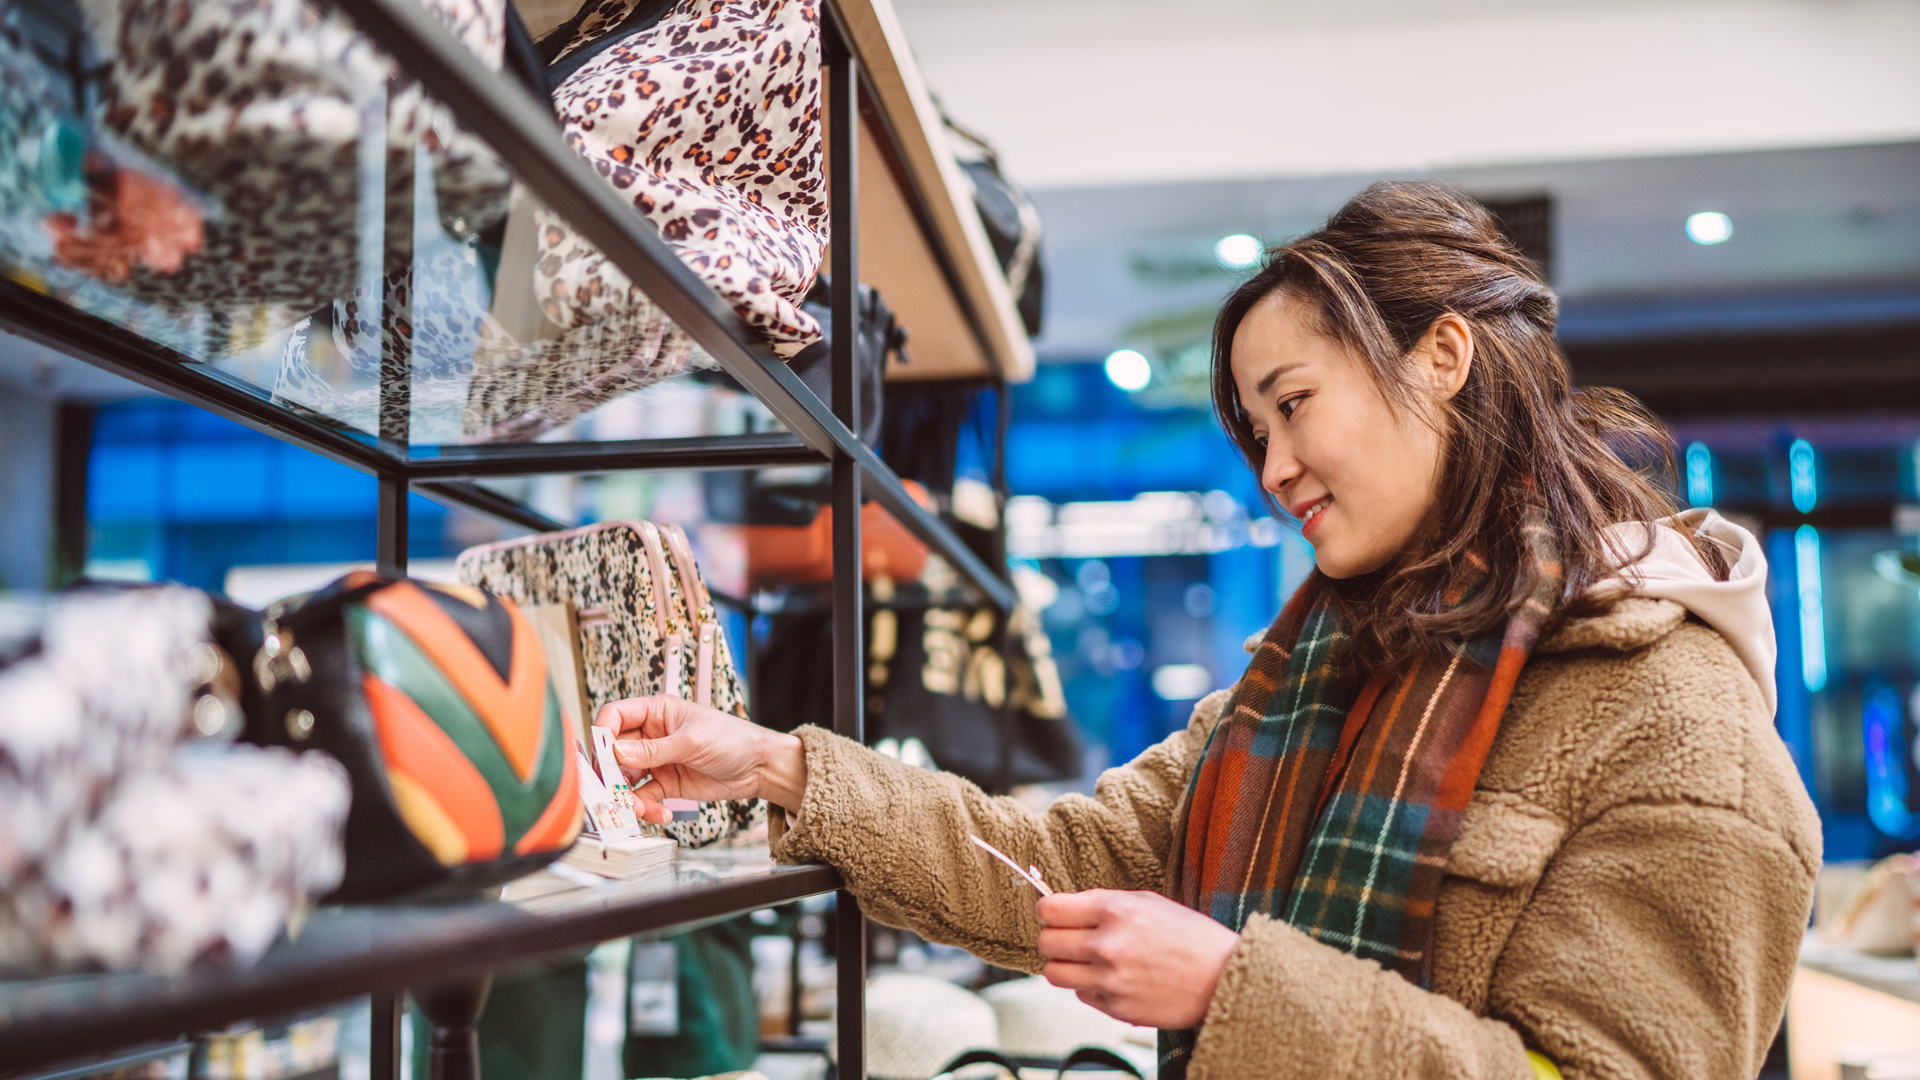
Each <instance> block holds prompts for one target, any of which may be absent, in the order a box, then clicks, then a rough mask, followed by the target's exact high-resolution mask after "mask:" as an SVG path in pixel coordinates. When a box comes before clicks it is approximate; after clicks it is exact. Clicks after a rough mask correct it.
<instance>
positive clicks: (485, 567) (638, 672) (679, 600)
mask: <svg viewBox="0 0 1920 1080" xmlns="http://www.w3.org/2000/svg"><path fill="white" fill-rule="evenodd" d="M456 565H457V567H458V572H459V575H460V580H461V581H462V582H464V583H466V584H469V585H478V586H480V587H481V588H484V589H486V590H488V591H489V592H493V593H495V594H497V595H501V596H506V597H510V598H511V599H513V600H514V601H515V602H517V603H520V604H529V605H530V604H555V603H564V604H569V605H571V606H572V607H573V609H574V611H575V612H576V614H577V616H578V620H579V627H580V632H579V634H580V636H579V645H580V654H581V661H582V667H583V669H584V672H585V676H586V693H587V698H588V704H589V706H590V707H591V708H593V709H595V710H597V709H599V708H600V707H601V706H603V705H606V704H607V703H609V702H613V701H619V700H621V699H623V698H630V697H644V696H647V695H650V694H661V693H666V694H673V695H675V696H678V697H684V698H689V699H692V700H694V701H699V702H701V703H702V704H709V705H712V706H713V707H714V708H716V709H720V710H722V711H723V712H730V713H733V714H734V715H735V716H740V717H745V716H746V715H747V699H746V691H745V687H744V686H743V685H742V684H741V681H740V676H739V672H738V669H737V668H736V667H735V665H734V661H733V656H732V654H731V651H730V650H729V649H728V647H727V638H726V635H725V634H724V633H722V632H721V630H720V623H719V619H718V617H717V616H716V614H715V612H714V608H713V600H712V597H711V596H710V595H709V594H708V592H707V587H706V583H705V582H704V581H703V580H702V578H701V576H700V568H699V566H698V565H697V564H696V563H695V562H694V559H693V551H692V547H691V546H690V545H689V544H688V542H687V537H686V534H685V533H684V532H682V531H681V529H680V528H679V526H677V525H656V524H654V523H653V522H650V521H611V522H603V523H601V524H597V525H589V526H586V527H585V528H580V529H572V530H569V531H567V532H558V533H544V534H541V535H538V536H529V537H523V538H521V539H518V540H507V541H503V542H501V543H497V544H485V545H482V546H479V547H474V548H469V549H467V550H466V551H464V552H461V554H460V557H459V560H458V562H457V564H456ZM763 821H765V810H764V808H763V807H762V805H761V803H760V801H759V800H758V799H746V800H736V801H729V802H719V803H701V804H700V808H699V812H698V814H697V816H696V818H695V820H692V821H680V820H676V821H674V822H673V823H672V824H669V825H664V826H656V825H645V826H643V828H644V829H646V830H648V831H649V832H650V833H651V834H652V835H666V836H671V837H673V838H674V839H675V840H677V841H679V842H680V844H681V846H682V847H704V846H707V845H710V844H714V843H717V842H719V841H721V840H725V839H727V838H729V837H731V836H733V835H735V834H736V833H738V832H743V831H746V830H749V829H752V828H755V827H757V826H758V825H759V824H760V823H761V822H763Z"/></svg>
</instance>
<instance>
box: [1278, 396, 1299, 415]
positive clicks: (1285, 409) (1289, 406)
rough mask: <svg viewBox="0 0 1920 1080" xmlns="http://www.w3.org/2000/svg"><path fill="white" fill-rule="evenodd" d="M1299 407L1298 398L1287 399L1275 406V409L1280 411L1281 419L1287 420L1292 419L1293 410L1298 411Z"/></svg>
mask: <svg viewBox="0 0 1920 1080" xmlns="http://www.w3.org/2000/svg"><path fill="white" fill-rule="evenodd" d="M1299 407H1300V399H1299V398H1288V399H1287V400H1285V401H1283V402H1281V403H1280V404H1279V405H1278V406H1277V408H1278V409H1279V410H1280V415H1281V417H1282V418H1283V419H1287V420H1291V419H1293V411H1294V410H1295V409H1298V408H1299Z"/></svg>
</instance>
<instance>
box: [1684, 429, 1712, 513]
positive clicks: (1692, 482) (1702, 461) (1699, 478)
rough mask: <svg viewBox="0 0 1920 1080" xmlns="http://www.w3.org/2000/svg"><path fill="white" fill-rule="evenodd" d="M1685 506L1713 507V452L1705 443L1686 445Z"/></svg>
mask: <svg viewBox="0 0 1920 1080" xmlns="http://www.w3.org/2000/svg"><path fill="white" fill-rule="evenodd" d="M1687 505H1689V506H1712V505H1713V451H1711V450H1709V449H1707V444H1706V443H1702V442H1696V443H1688V444H1687Z"/></svg>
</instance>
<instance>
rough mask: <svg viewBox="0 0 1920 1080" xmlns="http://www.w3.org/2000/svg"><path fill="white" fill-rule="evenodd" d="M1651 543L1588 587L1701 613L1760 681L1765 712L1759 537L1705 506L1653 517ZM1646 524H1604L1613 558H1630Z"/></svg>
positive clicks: (1768, 643)
mask: <svg viewBox="0 0 1920 1080" xmlns="http://www.w3.org/2000/svg"><path fill="white" fill-rule="evenodd" d="M1653 525H1654V529H1653V533H1654V538H1653V549H1652V550H1651V551H1649V552H1647V554H1646V555H1645V556H1644V557H1641V558H1639V559H1637V560H1635V561H1633V562H1632V564H1631V565H1629V566H1625V567H1623V568H1622V569H1621V570H1620V571H1619V572H1617V573H1615V574H1614V575H1613V576H1611V577H1609V578H1607V579H1606V580H1604V581H1602V582H1600V584H1598V585H1596V586H1594V592H1596V593H1599V592H1611V593H1613V594H1615V595H1619V596H1647V597H1652V598H1654V599H1657V600H1672V601H1673V602H1675V603H1677V604H1679V605H1681V606H1682V607H1684V608H1686V609H1687V610H1688V611H1691V612H1693V613H1694V614H1695V615H1697V616H1699V617H1700V621H1701V622H1704V623H1706V624H1707V625H1708V626H1711V627H1713V628H1714V630H1716V631H1718V632H1719V634H1720V636H1721V637H1723V638H1726V639H1727V644H1729V645H1731V646H1733V651H1734V654H1735V655H1736V656H1738V657H1739V658H1740V662H1741V663H1742V664H1745V665H1746V667H1747V672H1748V673H1749V674H1751V675H1752V676H1753V681H1754V682H1756V683H1758V684H1759V685H1760V696H1761V697H1763V698H1765V699H1766V702H1767V711H1768V712H1769V713H1772V712H1773V711H1775V710H1776V709H1777V708H1778V706H1779V701H1778V697H1779V695H1778V692H1777V690H1776V689H1775V687H1774V681H1773V679H1774V675H1773V663H1774V657H1775V655H1776V651H1777V647H1776V646H1775V644H1774V638H1773V611H1772V609H1770V608H1769V607H1768V606H1767V560H1766V558H1765V557H1764V556H1762V555H1761V553H1760V541H1759V540H1757V539H1755V538H1754V535H1753V534H1752V533H1750V532H1748V531H1747V530H1745V529H1743V528H1741V527H1740V526H1738V525H1735V524H1734V523H1733V522H1731V521H1728V520H1727V519H1726V518H1723V517H1721V516H1720V515H1719V514H1716V513H1714V512H1713V511H1712V510H1705V509H1695V510H1687V511H1684V512H1682V513H1679V514H1675V515H1674V516H1673V517H1670V518H1664V519H1662V520H1660V521H1657V522H1654V523H1653ZM1679 527H1685V528H1688V529H1691V530H1692V531H1693V532H1694V533H1696V534H1699V535H1701V536H1704V537H1706V539H1707V540H1708V541H1709V542H1711V543H1713V544H1714V545H1715V546H1717V547H1718V548H1719V549H1720V553H1721V555H1722V557H1724V558H1725V559H1726V561H1727V565H1728V566H1729V567H1730V568H1731V569H1730V570H1729V571H1728V573H1727V577H1726V580H1724V581H1722V580H1720V579H1718V578H1716V577H1715V576H1714V574H1713V571H1711V570H1710V569H1708V568H1707V565H1706V563H1705V562H1704V561H1703V560H1702V559H1701V558H1700V553H1699V552H1698V551H1696V550H1695V549H1694V546H1693V544H1692V543H1691V542H1690V541H1688V539H1687V538H1686V536H1685V535H1683V534H1682V533H1681V532H1680V531H1679ZM1647 529H1648V524H1647V523H1646V522H1638V521H1636V522H1623V523H1621V524H1618V525H1613V526H1610V527H1609V528H1608V529H1607V531H1606V536H1605V544H1606V546H1607V548H1608V550H1610V551H1612V552H1614V558H1616V559H1618V560H1620V561H1623V562H1624V561H1626V560H1630V559H1634V556H1635V555H1637V554H1638V553H1639V551H1640V549H1641V548H1643V547H1645V546H1646V538H1647Z"/></svg>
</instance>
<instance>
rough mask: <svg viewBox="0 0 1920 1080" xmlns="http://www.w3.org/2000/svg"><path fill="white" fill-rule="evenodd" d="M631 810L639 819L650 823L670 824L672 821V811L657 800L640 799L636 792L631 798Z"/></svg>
mask: <svg viewBox="0 0 1920 1080" xmlns="http://www.w3.org/2000/svg"><path fill="white" fill-rule="evenodd" d="M633 812H634V814H635V815H636V816H637V817H639V819H640V820H641V821H644V822H647V823H648V824H650V825H671V824H672V823H673V811H671V810H669V809H667V808H666V807H665V806H662V805H661V804H660V803H658V802H653V801H649V800H645V799H642V798H640V797H639V796H638V795H637V794H636V795H635V796H634V798H633Z"/></svg>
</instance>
